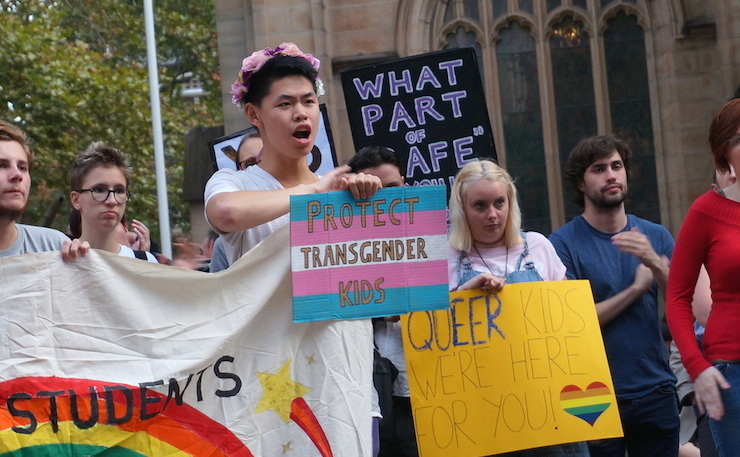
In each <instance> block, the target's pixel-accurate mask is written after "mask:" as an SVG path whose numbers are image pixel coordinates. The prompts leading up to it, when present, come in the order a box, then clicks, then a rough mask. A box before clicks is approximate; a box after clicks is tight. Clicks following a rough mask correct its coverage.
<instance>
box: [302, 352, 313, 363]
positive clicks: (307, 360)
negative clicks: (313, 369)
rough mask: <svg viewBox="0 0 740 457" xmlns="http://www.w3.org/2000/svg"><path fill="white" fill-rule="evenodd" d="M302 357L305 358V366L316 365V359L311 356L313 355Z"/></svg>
mask: <svg viewBox="0 0 740 457" xmlns="http://www.w3.org/2000/svg"><path fill="white" fill-rule="evenodd" d="M303 357H305V358H306V365H311V364H312V363H316V358H315V357H314V356H313V354H311V355H304V356H303Z"/></svg>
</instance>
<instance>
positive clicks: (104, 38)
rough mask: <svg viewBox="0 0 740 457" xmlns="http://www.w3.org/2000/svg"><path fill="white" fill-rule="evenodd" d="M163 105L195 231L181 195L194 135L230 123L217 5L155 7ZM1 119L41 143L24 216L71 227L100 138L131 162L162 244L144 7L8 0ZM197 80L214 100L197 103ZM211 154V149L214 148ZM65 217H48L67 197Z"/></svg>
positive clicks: (179, 211)
mask: <svg viewBox="0 0 740 457" xmlns="http://www.w3.org/2000/svg"><path fill="white" fill-rule="evenodd" d="M154 5H155V24H156V33H157V54H158V61H159V62H160V64H159V72H158V74H159V78H160V94H161V97H160V100H161V104H162V123H163V130H164V136H165V152H166V160H165V161H166V165H167V183H168V196H169V206H170V208H169V209H170V217H171V225H172V227H179V228H181V229H183V230H188V228H189V226H188V219H189V218H188V216H189V214H188V210H187V205H186V204H185V202H183V201H182V199H181V198H180V195H181V190H182V175H183V173H182V171H183V138H184V135H185V133H187V132H188V131H189V130H190V129H192V128H194V127H196V126H209V125H220V124H221V123H222V122H223V120H222V114H221V106H220V104H221V97H220V87H219V78H218V58H217V54H216V50H217V42H216V34H215V15H214V7H213V2H208V1H206V2H202V1H196V0H185V1H180V0H155V1H154ZM0 16H1V17H0V49H3V53H1V54H0V118H2V119H6V120H9V121H12V122H14V123H16V124H17V125H19V126H20V127H22V128H23V129H24V130H26V131H27V132H28V133H29V135H31V137H32V138H33V139H34V142H35V144H34V148H33V149H34V152H35V161H34V169H33V171H32V177H33V183H34V186H33V191H32V192H33V193H32V198H31V202H30V204H29V208H28V210H27V212H26V214H25V215H24V221H26V222H32V223H43V219H44V218H43V215H44V213H45V212H46V213H47V215H48V214H49V213H50V214H51V215H52V216H54V217H53V218H50V220H49V221H46V222H47V225H51V226H53V227H55V228H58V229H61V230H64V229H65V228H66V224H67V214H68V209H69V203H68V202H67V200H68V195H69V190H70V189H69V178H68V172H69V167H70V164H71V162H72V160H73V159H74V157H75V155H76V154H77V153H78V152H79V151H82V150H84V149H85V148H86V147H87V146H88V145H89V144H90V143H91V142H93V141H104V142H106V143H108V144H110V145H112V146H115V147H117V148H119V149H121V150H122V151H124V152H126V154H127V155H128V158H129V161H130V163H131V167H132V170H133V173H132V184H131V191H132V192H133V193H134V198H133V199H132V200H131V201H130V202H129V205H128V208H127V214H128V215H129V217H136V218H137V219H140V220H142V221H144V222H145V223H147V224H148V225H149V227H150V228H151V229H152V234H153V237H155V239H158V216H157V201H156V177H155V167H154V148H153V145H152V133H151V130H152V128H151V111H150V103H149V87H148V73H147V68H146V42H145V30H144V10H143V1H141V0H128V1H120V0H65V1H46V0H23V1H18V0H15V1H13V0H0ZM191 77H198V78H200V79H201V80H202V81H203V82H204V89H205V90H206V91H207V92H208V93H209V94H210V95H209V96H207V97H203V98H201V99H200V103H199V104H193V103H192V102H190V101H187V100H185V99H183V98H182V97H181V96H180V91H181V82H182V81H184V80H187V79H190V78H191ZM204 153H206V152H205V151H204ZM60 195H61V196H63V197H64V201H63V202H62V204H61V205H60V206H61V208H60V210H59V211H58V212H56V213H55V212H54V211H53V210H52V211H49V208H53V203H54V202H55V201H57V199H58V198H59V196H60Z"/></svg>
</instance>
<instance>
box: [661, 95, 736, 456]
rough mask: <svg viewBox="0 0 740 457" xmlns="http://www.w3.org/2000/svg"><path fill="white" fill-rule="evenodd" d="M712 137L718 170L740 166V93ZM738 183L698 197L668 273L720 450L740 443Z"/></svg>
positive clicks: (701, 403) (699, 401)
mask: <svg viewBox="0 0 740 457" xmlns="http://www.w3.org/2000/svg"><path fill="white" fill-rule="evenodd" d="M709 144H710V147H711V150H712V155H713V157H714V164H715V167H716V169H717V170H718V171H719V172H728V171H730V167H734V169H736V170H737V169H740V168H738V167H740V99H735V100H733V101H731V102H729V103H727V104H726V105H724V106H723V107H722V108H720V109H719V111H717V113H716V114H715V115H714V118H713V119H712V123H711V126H710V130H709ZM702 264H704V265H705V267H706V269H707V272H708V273H709V278H710V281H711V290H712V310H711V312H710V314H709V318H708V320H707V324H706V331H705V333H704V339H703V341H702V347H701V348H700V347H699V346H698V345H697V343H696V337H695V335H694V325H693V324H694V316H693V315H692V311H691V301H692V297H693V294H694V286H695V285H696V280H697V277H698V275H699V271H700V269H701V266H702ZM738 272H740V183H737V182H736V183H735V184H732V185H731V186H729V187H726V188H724V189H719V190H717V191H714V190H711V191H709V192H707V193H706V194H704V195H702V196H700V197H699V198H698V199H697V200H696V201H695V202H694V203H693V204H692V205H691V208H690V209H689V212H688V214H687V215H686V219H685V221H684V223H683V225H682V227H681V230H680V232H679V235H678V239H677V241H676V247H675V249H674V252H673V259H672V262H671V273H670V275H669V278H668V293H667V297H666V314H667V318H668V325H669V327H670V330H671V334H672V336H673V338H674V340H675V341H676V345H677V346H678V349H679V351H680V352H681V357H682V359H683V363H684V366H685V367H686V369H687V371H688V372H689V375H690V376H691V378H692V380H693V382H694V391H695V402H696V405H697V406H698V408H699V410H700V411H701V412H706V413H707V415H708V416H709V418H710V427H711V429H712V435H713V436H714V437H715V440H716V444H717V451H718V453H719V455H720V456H721V457H724V456H730V455H734V453H735V452H737V449H740V433H738V431H740V334H739V333H738V328H740V281H738Z"/></svg>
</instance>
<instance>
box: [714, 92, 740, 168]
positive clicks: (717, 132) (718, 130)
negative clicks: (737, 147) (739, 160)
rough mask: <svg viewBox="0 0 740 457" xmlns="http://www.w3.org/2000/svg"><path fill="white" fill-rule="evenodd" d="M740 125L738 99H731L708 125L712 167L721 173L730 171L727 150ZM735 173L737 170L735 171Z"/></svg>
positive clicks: (739, 104)
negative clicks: (712, 160) (712, 159)
mask: <svg viewBox="0 0 740 457" xmlns="http://www.w3.org/2000/svg"><path fill="white" fill-rule="evenodd" d="M738 125H740V99H737V98H736V99H733V100H730V101H729V102H727V103H725V104H724V106H722V108H720V109H719V110H717V112H716V113H715V114H714V117H713V118H712V122H711V124H709V148H710V149H711V150H712V157H713V158H714V167H715V168H716V169H717V170H719V171H720V172H721V173H727V172H729V171H730V163H729V162H728V161H727V150H728V149H729V148H730V143H729V141H730V139H731V138H732V137H734V136H735V132H737V128H738ZM736 172H737V170H736Z"/></svg>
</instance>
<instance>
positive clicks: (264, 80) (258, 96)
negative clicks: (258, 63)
mask: <svg viewBox="0 0 740 457" xmlns="http://www.w3.org/2000/svg"><path fill="white" fill-rule="evenodd" d="M318 75H319V72H318V71H317V70H316V69H315V68H314V67H313V66H312V65H311V63H310V62H309V61H308V60H306V59H304V58H303V57H296V56H275V57H273V58H271V59H270V60H268V61H267V62H265V64H264V65H263V66H262V68H260V69H259V70H258V71H256V72H255V73H254V74H253V75H252V78H251V79H250V80H249V91H247V93H246V94H244V99H243V101H244V103H245V104H246V103H252V104H254V105H257V106H260V104H261V103H262V99H264V98H265V97H266V96H267V94H268V93H269V92H270V86H271V85H272V83H273V82H274V81H276V80H278V79H281V78H286V77H288V76H303V77H304V78H306V79H308V80H309V81H310V82H311V86H312V87H313V88H314V91H315V90H316V78H317V77H318Z"/></svg>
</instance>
